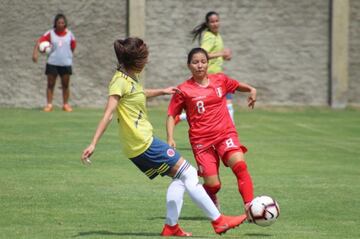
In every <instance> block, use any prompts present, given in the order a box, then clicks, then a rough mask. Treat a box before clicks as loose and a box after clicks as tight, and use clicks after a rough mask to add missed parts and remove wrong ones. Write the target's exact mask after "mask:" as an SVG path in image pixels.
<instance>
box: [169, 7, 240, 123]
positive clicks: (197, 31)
mask: <svg viewBox="0 0 360 239" xmlns="http://www.w3.org/2000/svg"><path fill="white" fill-rule="evenodd" d="M219 29H220V17H219V14H218V13H217V12H214V11H210V12H208V13H207V14H206V16H205V22H203V23H201V24H199V25H197V26H196V27H195V28H194V29H193V30H192V31H191V34H192V35H193V41H195V40H196V39H198V40H199V43H200V47H201V48H203V49H204V50H205V51H207V53H208V56H209V64H208V73H209V74H214V73H220V72H223V71H224V70H223V66H222V65H223V62H224V60H226V61H230V60H231V57H232V55H231V50H230V49H229V48H224V42H223V39H222V37H221V35H220V32H219ZM226 105H227V108H228V111H229V114H230V117H231V119H232V120H233V121H234V108H233V105H232V95H231V94H227V95H226ZM180 120H186V114H185V113H182V114H181V115H179V116H177V117H176V118H175V123H178V122H179V121H180Z"/></svg>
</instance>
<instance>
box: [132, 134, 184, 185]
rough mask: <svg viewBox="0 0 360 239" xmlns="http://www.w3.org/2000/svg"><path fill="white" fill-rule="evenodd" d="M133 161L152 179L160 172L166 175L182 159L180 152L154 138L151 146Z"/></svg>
mask: <svg viewBox="0 0 360 239" xmlns="http://www.w3.org/2000/svg"><path fill="white" fill-rule="evenodd" d="M130 159H131V161H132V162H133V163H134V164H135V165H136V166H137V167H138V168H139V169H140V170H141V171H142V172H143V173H145V175H146V176H148V177H149V178H150V179H154V178H155V177H156V176H158V175H159V174H160V175H161V176H165V175H167V174H168V173H169V171H170V169H171V168H172V167H174V166H175V164H176V163H177V161H179V159H180V154H179V153H178V152H176V150H174V149H173V148H172V147H170V146H169V145H168V144H167V143H165V142H163V141H161V140H159V139H157V138H153V142H152V143H151V145H150V147H149V148H148V149H147V150H146V151H145V152H144V153H142V154H140V155H139V156H136V157H134V158H130Z"/></svg>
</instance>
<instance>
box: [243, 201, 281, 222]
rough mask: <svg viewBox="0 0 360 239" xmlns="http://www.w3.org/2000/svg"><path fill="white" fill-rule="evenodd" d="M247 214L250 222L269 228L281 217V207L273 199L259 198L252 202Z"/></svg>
mask: <svg viewBox="0 0 360 239" xmlns="http://www.w3.org/2000/svg"><path fill="white" fill-rule="evenodd" d="M247 214H248V219H249V221H250V222H252V223H255V224H256V225H259V226H262V227H267V226H270V225H271V224H273V223H274V222H276V220H277V218H278V217H279V216H280V207H279V204H278V203H277V201H276V200H275V199H273V198H272V197H269V196H258V197H256V198H254V199H253V200H252V201H251V203H250V206H249V208H248V210H247Z"/></svg>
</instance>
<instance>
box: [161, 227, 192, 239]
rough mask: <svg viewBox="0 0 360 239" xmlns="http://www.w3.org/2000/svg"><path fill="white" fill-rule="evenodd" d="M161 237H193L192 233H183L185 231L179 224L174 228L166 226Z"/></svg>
mask: <svg viewBox="0 0 360 239" xmlns="http://www.w3.org/2000/svg"><path fill="white" fill-rule="evenodd" d="M160 235H161V236H164V237H169V236H176V237H191V236H192V233H191V232H185V231H183V229H181V227H180V226H179V224H176V225H174V226H170V225H168V224H165V225H164V228H163V230H162V232H161V234H160Z"/></svg>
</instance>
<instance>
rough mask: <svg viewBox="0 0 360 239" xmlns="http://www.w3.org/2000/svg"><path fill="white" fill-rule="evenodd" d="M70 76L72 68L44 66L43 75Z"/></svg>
mask: <svg viewBox="0 0 360 239" xmlns="http://www.w3.org/2000/svg"><path fill="white" fill-rule="evenodd" d="M71 74H72V67H71V66H55V65H50V64H46V69H45V75H54V76H57V75H60V76H63V75H71Z"/></svg>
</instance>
